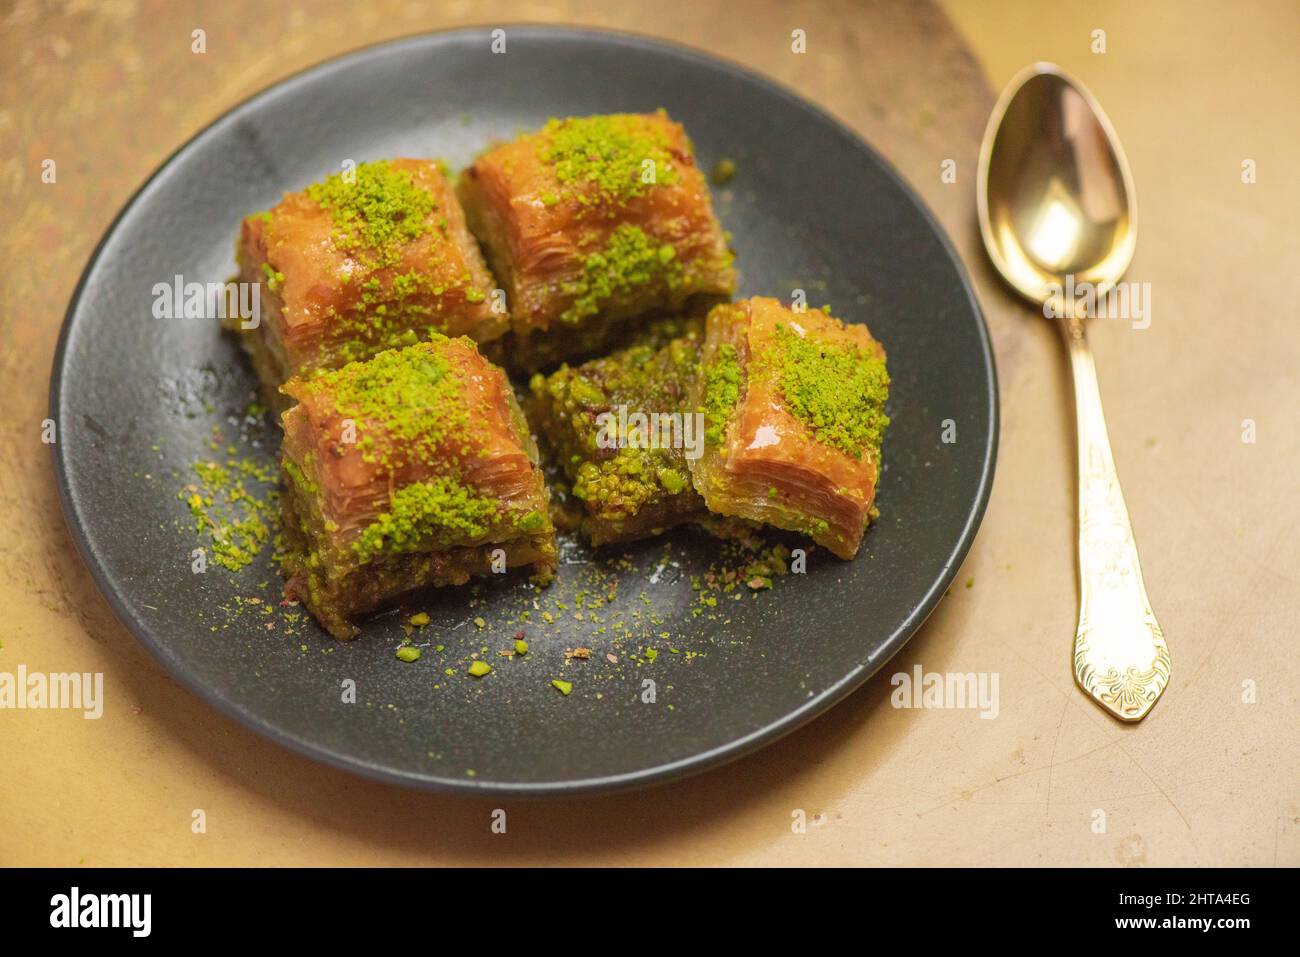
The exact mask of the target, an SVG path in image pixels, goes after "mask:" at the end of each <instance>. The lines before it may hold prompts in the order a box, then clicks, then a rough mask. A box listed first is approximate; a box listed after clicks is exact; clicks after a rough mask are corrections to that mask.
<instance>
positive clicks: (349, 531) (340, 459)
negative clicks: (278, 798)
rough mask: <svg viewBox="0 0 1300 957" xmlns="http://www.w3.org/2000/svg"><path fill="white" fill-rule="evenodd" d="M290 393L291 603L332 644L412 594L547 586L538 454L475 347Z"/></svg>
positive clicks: (355, 367) (423, 349)
mask: <svg viewBox="0 0 1300 957" xmlns="http://www.w3.org/2000/svg"><path fill="white" fill-rule="evenodd" d="M284 390H285V392H287V393H288V394H289V395H290V396H292V397H293V398H294V399H296V400H297V404H296V405H294V406H293V407H292V408H290V409H289V410H288V411H287V412H286V413H285V414H284V417H283V420H282V421H283V424H284V447H283V451H282V454H281V465H282V469H283V473H284V475H283V478H284V485H285V491H284V493H283V496H282V498H281V502H282V508H283V510H284V522H283V535H284V549H283V556H282V561H283V563H284V566H285V571H286V574H287V576H288V579H289V580H288V584H287V585H286V588H285V591H286V594H288V595H290V596H291V597H296V598H298V599H300V600H301V601H302V602H303V603H304V604H305V605H306V606H307V608H308V609H309V610H310V611H311V613H312V614H313V615H315V616H316V619H317V620H318V621H319V622H320V623H321V625H322V626H323V627H324V628H325V629H326V630H327V631H329V632H330V633H331V634H333V635H334V636H336V637H338V638H349V637H352V636H353V635H355V634H356V631H357V629H356V627H355V625H354V624H353V619H355V618H356V617H357V616H359V615H363V614H365V613H366V612H369V611H373V610H375V609H377V608H379V607H381V606H383V605H386V604H388V603H389V602H391V601H392V600H393V599H395V598H397V597H399V596H401V595H402V594H404V593H406V592H408V591H411V590H412V589H416V588H421V587H425V586H430V585H459V584H463V583H465V582H466V581H468V580H469V578H470V577H471V576H472V575H483V574H488V573H491V572H501V571H503V570H506V569H510V570H513V569H518V568H522V567H525V566H528V567H530V568H531V569H532V571H533V573H534V575H535V576H538V578H539V579H540V580H548V579H549V578H550V576H551V574H552V573H553V571H554V568H555V560H556V548H555V531H554V528H553V527H552V525H551V519H550V515H549V496H548V493H547V490H546V486H545V484H544V482H543V479H542V471H541V468H540V467H539V465H538V463H537V449H536V446H535V445H534V444H533V441H532V438H531V435H530V433H529V430H528V425H527V423H526V422H525V421H524V418H523V413H522V411H521V410H520V408H519V404H518V403H517V402H516V400H515V397H514V393H513V391H512V390H511V387H510V383H509V382H508V380H507V379H506V377H505V374H504V373H503V372H502V371H501V370H500V369H498V368H497V367H496V366H494V365H492V364H491V363H489V362H488V361H487V360H486V359H484V358H483V357H482V355H480V354H479V352H478V349H477V348H476V347H475V345H474V343H473V342H471V341H470V340H469V339H466V338H457V339H449V338H447V337H445V336H442V335H439V334H436V333H435V334H434V336H433V338H432V339H431V340H430V341H428V342H422V343H419V344H417V345H414V346H409V347H407V348H405V349H395V350H390V351H387V352H381V353H380V354H379V355H377V356H375V357H373V358H371V359H369V360H367V361H365V362H354V363H351V364H350V365H347V366H344V367H343V368H342V369H339V370H335V371H330V372H322V373H320V374H318V375H316V376H314V377H312V378H309V379H293V380H291V381H290V382H289V383H288V384H286V385H285V386H284Z"/></svg>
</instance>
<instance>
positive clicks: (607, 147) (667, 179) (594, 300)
mask: <svg viewBox="0 0 1300 957" xmlns="http://www.w3.org/2000/svg"><path fill="white" fill-rule="evenodd" d="M540 138H541V141H542V146H541V152H540V156H541V159H542V162H544V163H547V164H549V165H550V166H552V167H553V168H554V170H555V178H556V179H557V180H558V181H559V183H560V186H561V189H560V192H558V193H551V194H547V196H545V197H543V202H545V203H546V205H548V206H552V205H555V203H557V202H559V201H560V200H561V199H565V200H572V201H573V202H576V203H577V204H579V206H582V207H589V208H592V209H594V210H597V211H603V212H606V213H607V214H609V215H611V216H613V215H616V213H617V210H618V209H619V208H620V207H622V206H624V205H625V204H626V203H627V202H628V201H629V200H632V199H634V198H636V197H638V196H644V195H646V194H647V193H648V192H649V191H650V190H651V189H654V188H655V187H656V186H658V185H668V184H672V183H675V182H677V179H678V173H677V170H676V168H675V167H674V166H673V164H672V157H671V154H670V152H669V149H668V142H667V139H666V138H665V137H664V135H663V133H662V131H660V130H658V129H654V128H647V127H646V124H645V121H644V120H643V119H642V118H641V117H639V116H636V115H631V114H616V115H613V116H589V117H581V118H574V119H566V120H555V119H553V120H551V121H550V122H549V123H547V124H546V127H545V128H544V129H543V130H542V134H541V137H540ZM646 164H652V165H653V171H654V176H653V177H652V178H651V181H650V182H646V179H647V177H646V176H645V175H644V173H645V172H647V166H646ZM681 274H682V264H681V262H680V261H678V259H677V250H676V249H674V248H673V247H672V245H671V244H668V243H662V242H659V241H658V240H656V239H654V238H653V237H651V236H649V235H647V234H646V233H645V231H644V230H642V229H640V228H639V227H637V226H633V225H631V224H627V223H625V224H623V225H621V226H619V227H618V228H616V229H615V230H614V231H613V233H612V234H611V235H610V237H609V239H608V241H607V242H606V244H605V246H604V247H603V248H602V249H599V250H596V251H593V252H591V253H589V254H587V255H586V257H585V258H584V259H583V261H582V276H581V277H580V278H578V279H576V280H573V281H571V282H567V283H564V284H563V286H562V287H561V291H562V292H563V293H564V294H565V295H567V296H571V297H573V301H572V303H571V304H570V305H569V306H568V308H567V309H565V311H564V312H563V313H562V314H561V315H560V320H561V321H562V322H566V323H578V322H581V321H582V320H583V319H586V318H588V317H589V316H594V315H596V314H597V313H598V312H600V310H601V308H602V307H603V305H604V304H605V303H607V302H609V301H611V300H613V299H617V298H620V297H625V296H628V295H631V294H632V293H634V292H636V291H637V290H639V289H643V288H647V287H651V286H653V285H656V284H658V285H662V286H664V287H666V288H668V289H674V288H676V287H677V286H679V285H680V283H681Z"/></svg>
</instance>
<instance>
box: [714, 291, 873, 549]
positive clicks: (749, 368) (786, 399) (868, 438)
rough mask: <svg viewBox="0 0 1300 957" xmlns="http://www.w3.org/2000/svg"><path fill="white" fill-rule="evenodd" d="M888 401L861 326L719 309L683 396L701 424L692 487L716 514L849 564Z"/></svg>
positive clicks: (776, 306) (812, 315)
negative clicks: (796, 535) (796, 537)
mask: <svg viewBox="0 0 1300 957" xmlns="http://www.w3.org/2000/svg"><path fill="white" fill-rule="evenodd" d="M888 395H889V374H888V372H887V371H886V369H885V351H884V349H883V348H881V345H880V343H878V342H876V340H875V339H873V338H872V337H871V333H870V332H868V331H867V328H866V326H862V325H852V324H845V323H842V322H840V321H839V320H838V319H835V318H833V317H831V316H830V315H829V314H828V313H826V312H821V311H813V310H808V311H806V312H798V313H797V312H793V311H791V310H789V309H786V308H785V307H784V306H782V305H781V304H780V303H779V302H777V301H776V300H775V299H764V298H755V299H750V300H746V301H743V302H737V303H732V304H729V305H725V306H718V307H716V308H714V309H713V310H712V311H711V312H710V313H709V317H708V321H707V324H706V330H705V341H704V351H703V355H702V356H701V359H700V375H699V377H698V381H697V383H696V387H695V390H694V392H693V401H694V402H695V404H696V407H698V408H700V409H701V410H702V411H703V413H704V416H705V423H706V427H705V442H704V454H703V455H702V456H701V457H700V458H699V459H698V460H696V461H694V462H692V463H691V472H692V480H693V481H694V484H695V488H696V489H697V490H698V491H699V492H700V494H701V495H703V496H704V500H705V502H707V503H708V507H709V508H710V509H712V510H713V511H715V512H720V513H722V514H724V515H733V516H737V517H740V518H746V519H750V520H753V521H758V522H766V523H767V524H769V525H774V526H776V527H778V528H784V529H789V530H791V531H796V532H802V533H805V534H807V535H809V536H811V537H812V539H813V541H815V542H817V543H818V544H819V545H824V546H825V547H826V548H828V549H830V550H831V551H832V552H834V553H835V554H836V555H838V556H839V557H840V558H844V559H848V558H852V557H853V556H854V555H855V554H856V553H857V550H858V546H859V545H860V544H861V541H862V534H863V532H864V531H865V530H866V527H867V524H868V523H869V522H870V521H871V519H872V518H873V517H874V515H875V507H874V505H873V502H874V499H875V493H876V482H877V480H878V479H879V476H880V444H881V440H882V438H883V436H884V432H885V428H886V426H888V425H889V418H888V417H887V416H886V415H885V401H886V399H887V398H888Z"/></svg>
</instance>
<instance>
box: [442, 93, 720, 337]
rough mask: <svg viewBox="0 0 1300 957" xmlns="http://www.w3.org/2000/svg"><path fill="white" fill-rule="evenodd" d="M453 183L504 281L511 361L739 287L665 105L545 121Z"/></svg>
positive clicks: (704, 191) (699, 178) (686, 147)
mask: <svg viewBox="0 0 1300 957" xmlns="http://www.w3.org/2000/svg"><path fill="white" fill-rule="evenodd" d="M457 189H458V192H459V195H460V198H461V201H462V202H463V203H464V205H465V209H466V213H467V216H468V218H469V223H470V226H471V228H472V229H473V231H474V233H475V235H477V236H478V238H479V239H480V240H481V241H482V243H483V245H484V248H485V249H486V250H487V254H488V261H489V263H490V264H491V266H492V269H493V271H494V272H495V274H496V277H497V279H498V281H499V282H500V283H501V284H502V287H503V288H504V289H505V291H506V294H507V299H508V301H509V303H510V313H511V326H512V330H513V335H514V336H515V337H516V338H518V339H519V340H520V341H521V343H522V345H521V348H519V349H517V350H513V352H512V357H513V358H514V359H515V360H518V361H525V360H526V359H527V357H528V356H531V355H555V354H556V353H557V349H558V350H559V354H560V355H561V356H563V355H564V354H565V353H564V349H563V347H564V346H565V344H566V343H568V342H574V343H581V342H585V343H588V344H589V345H590V344H593V343H599V341H600V339H601V338H602V336H603V334H604V330H605V329H606V328H607V327H609V326H610V325H611V324H615V323H618V322H620V321H622V320H625V319H627V318H629V317H633V316H638V315H642V314H644V313H646V312H649V311H652V310H667V311H673V310H677V309H679V308H681V307H682V306H683V304H685V303H686V302H687V300H689V299H690V298H691V297H693V296H697V295H726V294H729V293H731V292H732V291H733V290H734V288H735V273H734V270H733V269H732V255H731V252H730V251H729V249H728V248H727V242H726V239H725V237H724V235H723V232H722V228H721V226H720V225H719V224H718V221H717V218H716V217H715V216H714V214H713V207H712V203H711V201H710V198H709V191H708V188H707V186H706V184H705V181H704V177H703V175H702V174H701V173H700V171H699V170H698V169H697V168H696V166H695V158H694V152H693V150H692V147H691V144H690V141H689V139H687V137H686V134H685V132H684V131H683V130H682V128H681V126H680V125H679V124H677V123H675V122H673V121H672V120H670V119H669V118H668V116H667V115H666V114H665V113H663V112H662V111H660V112H658V113H652V114H614V115H609V116H591V117H580V118H570V119H563V120H551V121H550V122H549V123H547V124H546V126H544V127H543V128H542V129H541V130H539V131H537V132H535V133H531V134H528V135H525V136H521V137H519V138H518V139H515V140H513V141H511V142H509V143H505V144H503V145H500V146H497V147H495V148H493V149H490V150H488V151H487V152H485V153H483V154H482V155H481V156H479V157H478V159H477V160H475V162H474V163H473V164H472V165H471V166H470V167H469V168H468V169H466V170H465V171H464V173H463V174H462V175H461V178H460V182H459V184H458V187H457ZM537 340H544V342H541V343H539V342H538V341H537ZM568 354H570V355H571V354H573V353H568Z"/></svg>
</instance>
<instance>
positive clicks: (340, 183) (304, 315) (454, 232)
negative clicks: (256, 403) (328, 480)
mask: <svg viewBox="0 0 1300 957" xmlns="http://www.w3.org/2000/svg"><path fill="white" fill-rule="evenodd" d="M236 259H237V260H238V263H239V270H240V273H239V278H240V280H241V281H243V282H260V283H261V284H262V285H261V296H260V305H261V309H260V313H261V314H260V319H261V321H260V323H259V325H258V326H257V328H255V329H248V330H244V331H241V333H240V336H241V340H242V341H243V343H244V346H245V348H246V349H247V350H248V352H249V353H250V355H251V356H252V359H253V364H254V367H255V368H256V370H257V373H258V376H259V377H260V378H261V380H262V383H263V386H264V388H265V391H266V392H267V394H268V397H269V398H271V399H272V400H273V404H275V405H276V406H277V407H279V408H283V407H284V401H283V399H282V397H279V396H278V395H277V390H278V389H279V386H280V385H281V384H282V383H284V382H286V381H287V380H288V379H290V378H293V377H294V376H308V375H311V374H312V373H314V372H316V371H318V370H321V369H337V368H340V367H342V366H343V365H346V364H347V363H348V362H352V361H355V360H359V359H365V358H368V357H369V356H372V355H374V354H375V353H377V352H381V351H383V350H385V349H391V348H396V347H400V346H406V345H411V344H413V343H415V342H418V341H420V340H422V339H427V338H429V336H430V334H431V333H435V332H437V333H444V334H446V335H450V336H460V335H466V336H469V337H470V338H472V339H475V340H477V341H479V342H486V341H489V340H492V339H495V338H497V337H498V336H500V335H502V334H504V333H505V331H506V330H507V328H508V325H509V320H508V318H507V316H506V315H505V309H504V307H503V306H498V308H497V310H496V311H495V312H494V311H493V303H492V298H491V293H492V290H493V288H494V287H495V283H494V282H493V280H492V277H491V275H490V274H489V273H488V271H487V266H486V265H485V264H484V262H483V255H482V253H481V252H480V251H479V248H478V244H477V243H476V242H475V240H474V238H473V237H472V236H471V235H470V233H469V230H468V228H467V227H466V225H465V214H464V211H463V210H462V209H461V207H460V203H459V202H458V201H457V199H456V196H455V193H454V191H453V190H452V187H451V184H450V183H449V182H448V181H447V179H446V178H445V177H444V176H443V174H442V172H441V171H440V170H439V168H438V165H437V164H436V163H434V162H432V161H428V160H414V159H395V160H379V161H376V162H373V163H362V164H360V165H359V166H357V167H356V169H355V170H352V171H351V172H349V173H336V174H334V175H333V176H330V177H329V178H328V179H326V180H325V181H324V182H322V183H316V184H314V185H312V186H309V187H307V188H306V189H305V190H302V191H301V192H297V193H289V194H287V195H286V196H285V197H284V199H283V200H281V201H280V202H279V203H278V204H277V205H275V206H273V207H272V208H271V209H270V210H268V211H266V212H263V213H258V214H256V215H253V216H248V217H246V218H245V219H244V222H243V227H242V229H241V231H240V237H239V243H238V245H237V247H236Z"/></svg>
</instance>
